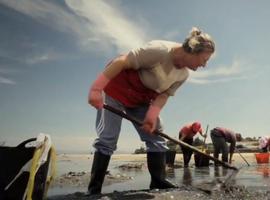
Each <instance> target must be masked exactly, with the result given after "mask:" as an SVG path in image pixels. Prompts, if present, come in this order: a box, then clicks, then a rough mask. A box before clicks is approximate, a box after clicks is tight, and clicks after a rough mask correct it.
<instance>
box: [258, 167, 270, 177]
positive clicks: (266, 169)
mask: <svg viewBox="0 0 270 200" xmlns="http://www.w3.org/2000/svg"><path fill="white" fill-rule="evenodd" d="M256 170H257V172H259V173H260V174H261V175H262V176H263V177H264V178H268V177H269V175H270V168H269V165H258V166H257V168H256Z"/></svg>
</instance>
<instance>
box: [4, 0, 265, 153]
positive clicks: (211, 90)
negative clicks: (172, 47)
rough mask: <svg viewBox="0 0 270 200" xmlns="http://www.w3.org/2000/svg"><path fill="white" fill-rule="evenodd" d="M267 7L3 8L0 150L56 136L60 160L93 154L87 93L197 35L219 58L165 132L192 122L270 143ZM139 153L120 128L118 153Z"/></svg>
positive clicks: (120, 3)
mask: <svg viewBox="0 0 270 200" xmlns="http://www.w3.org/2000/svg"><path fill="white" fill-rule="evenodd" d="M269 7H270V2H269V1H267V0H261V1H259V2H256V1H246V0H227V1H223V2H222V1H219V2H217V1H214V0H205V1H203V2H199V1H195V0H189V1H179V0H171V1H164V0H147V1H144V0H137V1H132V0H125V1H124V0H110V1H109V0H108V1H103V0H91V1H89V0H65V1H53V0H46V1H45V0H43V1H41V0H17V1H16V0H0V24H1V31H0V95H1V97H0V141H6V144H7V145H17V144H18V143H20V142H21V141H23V140H25V139H28V138H30V137H35V136H36V135H37V134H38V133H41V132H42V133H47V134H50V135H51V137H52V140H53V143H54V145H55V146H56V149H58V150H59V151H68V152H70V151H84V152H89V151H90V150H92V147H91V145H92V142H93V140H94V138H95V137H96V133H95V127H94V124H95V115H96V110H95V109H94V108H92V107H90V106H88V104H87V94H88V89H89V86H90V84H91V83H92V82H93V80H94V79H95V77H96V76H97V74H98V73H100V72H101V71H102V70H103V68H104V66H105V65H106V63H107V62H109V60H110V59H111V58H113V57H115V56H117V55H119V54H121V53H125V52H128V51H129V50H130V49H132V48H136V47H138V46H140V45H142V44H144V43H145V42H147V41H149V40H153V39H162V40H171V41H177V42H183V40H184V39H185V38H186V36H187V35H188V33H189V31H190V30H191V28H192V27H193V26H197V27H199V28H201V29H202V30H203V31H205V32H207V33H209V34H210V35H211V36H212V37H213V38H214V40H215V42H216V54H215V56H214V58H213V59H211V60H210V62H209V63H208V66H207V67H206V68H204V69H200V70H198V71H197V72H195V73H192V74H191V76H190V77H189V79H188V81H187V82H186V83H185V84H184V85H183V86H182V87H181V88H180V89H179V90H178V91H177V93H176V95H175V96H174V97H171V98H170V99H169V102H168V103H167V105H166V107H165V108H164V110H163V111H162V113H161V117H162V119H163V122H164V126H165V131H164V132H165V133H167V134H168V135H170V136H172V137H177V135H178V131H179V129H180V128H181V126H183V125H184V124H186V123H189V122H192V121H195V120H199V121H201V122H202V124H203V126H204V128H205V127H206V125H207V124H209V127H210V129H211V128H214V127H216V126H222V127H226V128H229V129H232V130H234V131H236V132H241V133H242V135H243V136H244V137H254V136H255V137H258V136H261V135H270V126H269V119H270V106H269V102H270V95H269V91H270V90H269V86H270V78H269V74H270V66H269V61H268V60H269V46H270V37H269V35H268V33H269V32H270V26H269V19H270V12H269ZM141 145H142V142H141V141H140V139H139V137H138V135H137V133H136V131H135V129H134V128H133V127H132V126H131V125H130V123H128V122H126V121H125V122H124V124H123V127H122V132H121V135H120V139H119V143H118V151H128V152H133V151H134V149H135V148H138V147H140V146H141Z"/></svg>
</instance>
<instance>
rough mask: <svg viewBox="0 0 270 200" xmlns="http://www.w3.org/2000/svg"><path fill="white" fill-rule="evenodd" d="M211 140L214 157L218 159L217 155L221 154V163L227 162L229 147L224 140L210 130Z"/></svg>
mask: <svg viewBox="0 0 270 200" xmlns="http://www.w3.org/2000/svg"><path fill="white" fill-rule="evenodd" d="M211 139H212V142H213V146H214V157H215V158H217V159H218V156H219V154H220V153H222V161H223V162H228V154H229V147H228V144H227V143H226V141H225V138H224V137H223V136H221V135H219V134H216V133H215V131H213V130H212V131H211Z"/></svg>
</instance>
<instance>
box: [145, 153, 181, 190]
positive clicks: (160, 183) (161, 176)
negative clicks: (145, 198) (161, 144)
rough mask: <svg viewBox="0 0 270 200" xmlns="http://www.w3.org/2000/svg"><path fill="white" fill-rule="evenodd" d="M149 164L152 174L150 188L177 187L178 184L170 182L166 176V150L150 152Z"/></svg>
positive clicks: (148, 156)
mask: <svg viewBox="0 0 270 200" xmlns="http://www.w3.org/2000/svg"><path fill="white" fill-rule="evenodd" d="M147 165H148V170H149V172H150V174H151V183H150V186H149V187H150V189H154V188H157V189H166V188H176V187H177V186H176V185H174V184H173V183H171V182H169V181H168V180H167V179H165V177H166V172H165V166H166V153H165V152H148V153H147Z"/></svg>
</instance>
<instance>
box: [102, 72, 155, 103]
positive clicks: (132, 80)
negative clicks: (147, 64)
mask: <svg viewBox="0 0 270 200" xmlns="http://www.w3.org/2000/svg"><path fill="white" fill-rule="evenodd" d="M104 92H105V93H106V94H107V95H109V96H110V97H112V98H114V99H116V100H118V101H120V102H121V103H123V104H124V105H125V106H126V107H137V106H140V105H148V104H150V102H151V101H152V100H154V99H155V98H156V97H157V96H158V95H159V93H157V92H155V91H153V90H151V89H148V88H146V87H145V86H144V85H143V83H142V82H141V80H140V77H139V74H138V71H136V70H124V71H122V72H120V73H119V74H118V75H117V76H116V77H115V78H113V79H112V80H111V81H110V82H109V83H108V85H107V86H106V87H105V89H104Z"/></svg>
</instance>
